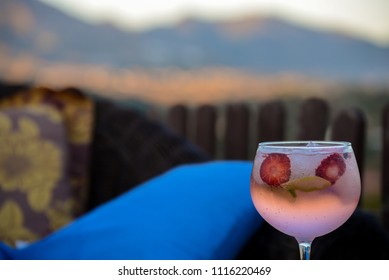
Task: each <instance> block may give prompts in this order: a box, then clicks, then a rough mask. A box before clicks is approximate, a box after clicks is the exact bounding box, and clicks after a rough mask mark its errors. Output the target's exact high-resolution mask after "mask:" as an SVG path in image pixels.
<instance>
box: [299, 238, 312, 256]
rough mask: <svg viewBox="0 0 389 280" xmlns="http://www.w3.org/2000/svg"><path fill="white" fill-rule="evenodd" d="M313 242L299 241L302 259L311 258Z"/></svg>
mask: <svg viewBox="0 0 389 280" xmlns="http://www.w3.org/2000/svg"><path fill="white" fill-rule="evenodd" d="M311 243H312V242H306V241H304V242H299V248H300V259H302V260H309V259H310V257H311Z"/></svg>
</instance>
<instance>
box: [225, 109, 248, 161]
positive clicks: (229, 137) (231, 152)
mask: <svg viewBox="0 0 389 280" xmlns="http://www.w3.org/2000/svg"><path fill="white" fill-rule="evenodd" d="M248 140H249V109H248V107H247V105H245V104H230V105H228V106H227V111H226V130H225V145H224V154H225V156H224V157H225V159H242V160H246V159H248V145H249V144H248V143H249V141H248ZM251 156H252V155H251Z"/></svg>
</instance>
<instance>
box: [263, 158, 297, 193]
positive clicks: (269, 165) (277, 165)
mask: <svg viewBox="0 0 389 280" xmlns="http://www.w3.org/2000/svg"><path fill="white" fill-rule="evenodd" d="M259 175H260V176H261V179H262V181H264V182H265V183H266V184H268V185H270V186H279V185H281V184H283V183H286V182H287V181H289V178H290V159H289V157H288V156H287V155H285V154H279V153H271V154H268V155H267V156H266V158H265V160H264V161H263V162H262V164H261V167H260V170H259Z"/></svg>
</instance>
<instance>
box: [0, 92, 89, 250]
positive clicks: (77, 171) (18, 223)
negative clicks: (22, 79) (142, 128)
mask: <svg viewBox="0 0 389 280" xmlns="http://www.w3.org/2000/svg"><path fill="white" fill-rule="evenodd" d="M0 113H1V116H2V117H1V121H0V135H1V136H0V169H3V171H4V172H8V173H7V174H6V173H2V174H3V177H1V176H2V175H0V240H5V241H7V243H9V244H11V245H15V242H16V240H25V241H34V240H37V239H40V238H41V237H43V236H45V235H47V234H49V233H51V232H52V231H54V230H56V229H58V228H60V227H62V226H63V225H65V224H67V223H69V222H70V221H72V220H73V219H74V218H75V217H78V216H79V215H81V214H83V213H85V212H86V210H87V205H88V203H87V202H88V201H87V200H88V192H89V168H90V167H89V164H90V162H89V161H90V159H89V158H90V146H91V143H92V137H93V125H94V103H93V101H92V99H91V98H89V97H88V96H86V95H85V94H83V93H82V92H80V91H78V90H77V89H73V88H68V89H64V90H52V89H48V88H32V89H25V90H22V91H19V92H16V93H14V94H12V95H8V96H6V97H3V98H1V99H0ZM18 141H19V142H18ZM21 141H22V142H21ZM23 141H24V142H23ZM24 143H28V144H24ZM32 143H35V144H32ZM8 147H11V148H8ZM10 151H13V152H10ZM18 153H19V154H18ZM23 153H24V154H23ZM10 155H14V156H15V157H14V159H13V160H11V161H10V162H8V161H7V160H8V159H12V157H9V156H10ZM27 157H31V158H33V159H34V160H31V159H30V160H23V159H24V158H27ZM1 161H2V162H1ZM4 164H6V166H7V167H6V168H5V169H4V168H3V167H2V165H4ZM29 164H30V165H29ZM27 167H28V172H27ZM23 168H24V169H26V170H25V172H27V173H23V174H24V175H23V176H24V177H23V176H20V172H21V171H23V170H24V169H23ZM54 169H55V170H56V171H55V170H54ZM4 174H5V175H4ZM10 174H14V177H15V178H16V177H17V178H19V179H17V180H18V181H15V182H13V181H12V180H11V179H10V178H11V177H10ZM16 175H18V176H16ZM49 186H50V187H49ZM11 228H12V229H13V230H12V231H11V230H10V229H11ZM5 229H6V230H5Z"/></svg>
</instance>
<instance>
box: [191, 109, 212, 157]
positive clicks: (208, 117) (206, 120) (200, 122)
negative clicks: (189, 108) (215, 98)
mask: <svg viewBox="0 0 389 280" xmlns="http://www.w3.org/2000/svg"><path fill="white" fill-rule="evenodd" d="M216 116H217V115H216V108H215V106H212V105H202V106H200V107H198V108H197V110H196V115H195V120H196V133H195V143H196V144H197V145H198V146H199V147H200V148H202V149H203V150H204V151H205V152H207V153H208V154H209V156H211V158H215V156H216V144H217V139H216Z"/></svg>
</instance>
